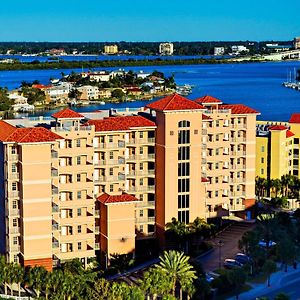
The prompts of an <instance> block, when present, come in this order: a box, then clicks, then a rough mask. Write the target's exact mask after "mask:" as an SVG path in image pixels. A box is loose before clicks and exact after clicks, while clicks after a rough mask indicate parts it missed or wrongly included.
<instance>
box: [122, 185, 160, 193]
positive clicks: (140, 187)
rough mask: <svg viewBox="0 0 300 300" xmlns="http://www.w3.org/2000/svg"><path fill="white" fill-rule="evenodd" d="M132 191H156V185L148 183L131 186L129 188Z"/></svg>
mask: <svg viewBox="0 0 300 300" xmlns="http://www.w3.org/2000/svg"><path fill="white" fill-rule="evenodd" d="M127 191H128V192H130V193H139V192H155V186H154V185H148V186H139V187H136V186H130V187H129V188H128V189H127Z"/></svg>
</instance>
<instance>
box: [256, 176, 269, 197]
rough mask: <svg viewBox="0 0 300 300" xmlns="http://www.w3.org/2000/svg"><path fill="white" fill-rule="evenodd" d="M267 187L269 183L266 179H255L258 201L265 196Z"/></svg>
mask: <svg viewBox="0 0 300 300" xmlns="http://www.w3.org/2000/svg"><path fill="white" fill-rule="evenodd" d="M267 185H268V182H267V180H266V179H265V178H262V177H259V176H256V177H255V194H256V196H257V197H258V200H260V198H261V197H263V196H264V195H265V191H266V187H267Z"/></svg>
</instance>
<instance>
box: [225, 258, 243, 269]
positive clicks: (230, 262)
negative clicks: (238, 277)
mask: <svg viewBox="0 0 300 300" xmlns="http://www.w3.org/2000/svg"><path fill="white" fill-rule="evenodd" d="M241 266H242V264H241V263H239V262H238V261H237V260H235V259H232V258H227V259H225V260H224V268H226V269H233V268H239V267H241Z"/></svg>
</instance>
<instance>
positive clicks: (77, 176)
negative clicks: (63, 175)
mask: <svg viewBox="0 0 300 300" xmlns="http://www.w3.org/2000/svg"><path fill="white" fill-rule="evenodd" d="M76 181H77V182H80V181H81V174H76Z"/></svg>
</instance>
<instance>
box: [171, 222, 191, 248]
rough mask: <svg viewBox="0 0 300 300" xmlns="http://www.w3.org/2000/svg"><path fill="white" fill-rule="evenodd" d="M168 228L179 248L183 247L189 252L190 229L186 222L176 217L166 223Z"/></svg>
mask: <svg viewBox="0 0 300 300" xmlns="http://www.w3.org/2000/svg"><path fill="white" fill-rule="evenodd" d="M166 229H167V233H169V234H171V237H172V238H173V239H174V241H175V243H176V244H177V245H178V246H179V249H182V248H183V249H184V250H185V251H186V252H187V250H188V249H187V248H188V246H187V237H188V234H189V230H188V227H187V226H186V224H185V223H183V222H180V221H178V220H177V219H176V218H172V221H171V222H168V223H167V224H166ZM182 244H183V245H182Z"/></svg>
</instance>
